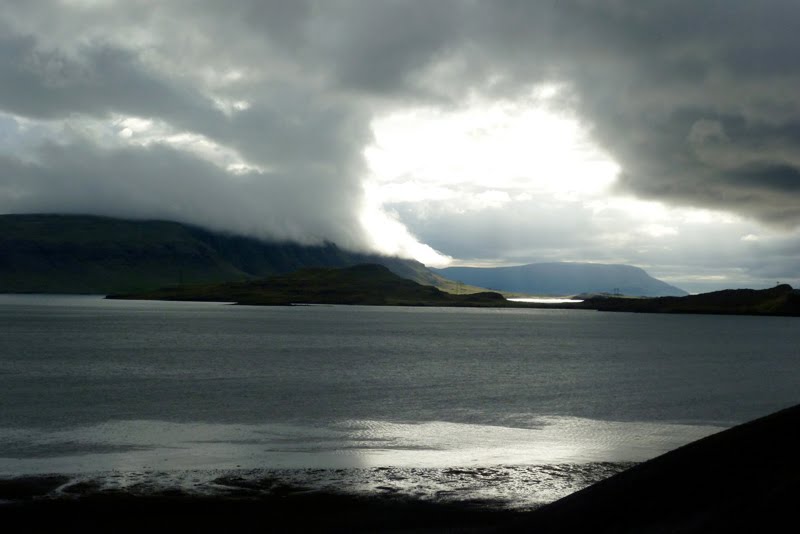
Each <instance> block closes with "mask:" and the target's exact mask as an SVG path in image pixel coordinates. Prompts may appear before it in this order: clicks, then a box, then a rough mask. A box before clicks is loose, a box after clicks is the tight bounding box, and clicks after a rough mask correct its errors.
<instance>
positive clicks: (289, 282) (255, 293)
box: [109, 264, 517, 306]
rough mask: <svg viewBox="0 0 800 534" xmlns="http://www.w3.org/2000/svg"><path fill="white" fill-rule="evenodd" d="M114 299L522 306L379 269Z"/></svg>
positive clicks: (308, 273) (305, 272) (318, 271)
mask: <svg viewBox="0 0 800 534" xmlns="http://www.w3.org/2000/svg"><path fill="white" fill-rule="evenodd" d="M109 298H124V299H148V300H190V301H218V302H236V303H238V304H253V305H289V304H366V305H373V306H517V305H516V303H512V302H509V301H507V300H506V299H505V298H504V297H503V296H502V295H500V294H499V293H493V292H485V293H475V294H470V295H453V294H450V293H446V292H444V291H441V290H439V289H437V288H435V287H433V286H427V285H422V284H418V283H417V282H414V281H412V280H408V279H405V278H401V277H399V276H397V275H396V274H394V273H392V272H391V271H390V270H389V269H388V268H387V267H385V266H382V265H376V264H364V265H356V266H353V267H345V268H342V269H325V268H313V269H301V270H299V271H297V272H295V273H291V274H288V275H281V276H275V277H272V278H268V279H264V280H255V281H248V282H234V283H224V284H209V285H198V286H182V287H171V288H164V289H160V290H157V291H149V292H145V293H132V294H124V295H110V296H109Z"/></svg>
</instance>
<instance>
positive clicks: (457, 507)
mask: <svg viewBox="0 0 800 534" xmlns="http://www.w3.org/2000/svg"><path fill="white" fill-rule="evenodd" d="M29 482H34V481H30V480H29ZM522 514H523V512H515V511H509V510H500V509H497V508H496V507H495V506H492V503H482V502H466V503H465V502H460V503H434V502H428V501H420V500H416V499H411V498H407V497H392V496H370V497H362V496H353V495H341V494H336V493H323V492H302V491H299V492H294V491H293V490H291V489H289V488H287V489H286V491H285V493H283V494H281V493H280V492H279V493H277V494H273V495H269V496H260V497H257V498H249V497H242V496H231V497H224V498H220V497H201V496H196V495H188V494H182V493H180V492H169V493H164V494H160V495H159V494H156V495H148V496H137V495H131V494H128V493H117V492H105V493H103V494H94V495H88V496H83V497H75V498H68V497H64V498H58V499H37V498H35V497H33V498H29V499H23V500H20V501H16V502H15V503H12V504H5V505H0V521H2V522H3V523H5V524H9V523H10V524H18V525H24V526H25V530H27V531H36V530H43V531H48V532H49V531H52V532H56V531H57V532H76V533H77V532H80V533H88V532H98V533H100V532H147V531H153V532H376V531H394V532H442V531H449V532H490V531H494V530H495V529H496V528H497V527H498V526H501V525H508V524H510V523H511V522H513V521H515V520H517V519H519V518H520V517H522Z"/></svg>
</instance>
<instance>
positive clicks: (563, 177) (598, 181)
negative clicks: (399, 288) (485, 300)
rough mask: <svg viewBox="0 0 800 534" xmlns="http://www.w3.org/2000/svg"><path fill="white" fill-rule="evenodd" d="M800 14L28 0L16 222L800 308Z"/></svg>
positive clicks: (13, 83)
mask: <svg viewBox="0 0 800 534" xmlns="http://www.w3.org/2000/svg"><path fill="white" fill-rule="evenodd" d="M797 20H800V3H799V2H796V1H795V0H789V1H781V0H762V1H758V2H754V1H751V0H747V1H741V0H725V1H711V0H707V1H697V0H692V1H682V0H671V1H652V2H640V1H638V0H609V1H607V2H593V1H588V0H564V1H562V0H559V1H545V0H542V1H526V0H496V1H492V2H484V1H478V0H437V1H435V2H433V1H428V0H402V1H401V0H395V1H393V0H308V1H305V0H286V1H256V0H240V1H237V2H222V1H216V0H173V1H164V2H161V1H155V0H26V1H23V0H19V1H15V0H8V1H6V2H3V5H2V7H1V8H0V213H89V214H100V215H111V216H119V217H128V218H141V219H151V218H158V219H170V220H177V221H181V222H187V223H192V224H198V225H201V226H205V227H208V228H211V229H215V230H220V231H226V232H232V233H238V234H246V235H251V236H256V237H261V238H265V239H278V240H293V241H298V242H301V243H308V244H313V243H321V242H325V241H331V242H335V243H337V244H339V245H340V246H343V247H346V248H349V249H353V250H370V251H378V252H382V253H386V254H396V255H401V256H404V257H413V258H416V259H418V260H420V261H422V262H424V263H426V264H427V265H430V266H446V265H475V266H493V265H517V264H524V263H533V262H542V261H586V262H599V263H627V264H633V265H637V266H639V267H642V268H644V269H646V270H647V271H648V272H649V273H650V274H652V275H654V276H656V277H658V278H661V279H663V280H665V281H668V282H670V283H673V284H675V285H678V286H679V287H682V288H684V289H687V290H689V291H709V290H714V289H720V288H723V287H768V286H772V285H774V284H775V283H777V282H788V283H792V284H794V285H796V286H797V285H800V150H799V148H800V91H798V87H800V61H798V59H797V58H798V57H800V32H797V31H796V21H797Z"/></svg>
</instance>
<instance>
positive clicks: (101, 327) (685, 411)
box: [0, 295, 800, 501]
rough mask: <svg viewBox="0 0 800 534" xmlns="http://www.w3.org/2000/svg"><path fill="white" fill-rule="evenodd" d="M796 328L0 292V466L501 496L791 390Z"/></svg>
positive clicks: (634, 456)
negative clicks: (263, 476) (253, 477)
mask: <svg viewBox="0 0 800 534" xmlns="http://www.w3.org/2000/svg"><path fill="white" fill-rule="evenodd" d="M797 326H798V323H797V319H793V318H780V317H765V318H759V317H725V316H679V315H640V314H627V313H601V312H593V311H564V310H499V309H454V308H390V307H387V308H381V307H358V306H352V307H348V306H297V307H248V306H231V305H224V304H209V303H167V302H136V301H107V300H103V299H101V298H100V297H75V296H69V297H68V296H14V295H3V296H0V407H1V409H0V475H4V476H10V475H20V474H33V473H48V472H61V473H96V472H114V473H116V474H117V475H115V476H116V479H117V480H118V479H119V477H120V476H121V475H119V474H120V473H124V474H125V475H124V476H123V477H122V478H125V477H128V478H131V477H132V479H137V477H142V476H144V475H143V473H153V472H159V473H161V477H162V479H163V480H169V481H171V482H169V483H175V480H177V479H181V480H184V479H185V478H186V477H187V476H189V475H187V474H186V473H197V472H200V471H202V470H220V469H222V470H237V469H238V470H265V469H266V470H272V471H273V472H278V471H280V472H281V473H282V476H283V477H284V478H286V479H287V480H292V481H294V482H295V483H298V484H302V483H306V484H307V483H309V481H310V480H311V479H314V478H315V477H316V479H320V480H322V479H325V480H327V482H325V483H327V484H332V485H335V486H337V487H343V486H347V485H348V484H350V486H353V487H355V486H358V487H360V488H362V489H364V488H366V489H367V490H369V488H374V487H379V488H382V489H384V490H386V489H387V487H391V488H394V490H396V491H401V490H402V488H403V484H405V487H412V486H413V487H414V488H416V490H417V493H420V492H421V493H424V492H426V491H430V492H433V493H436V492H439V493H441V492H442V491H445V492H447V491H451V490H453V489H454V488H455V489H459V490H463V491H465V492H466V494H468V495H469V496H471V497H476V496H477V497H486V496H487V495H496V494H497V491H498V488H500V487H502V488H505V489H504V490H503V492H504V493H503V492H501V493H502V498H504V499H506V500H514V499H522V500H524V499H525V498H524V496H521V494H524V493H525V492H527V491H529V490H530V487H531V486H530V484H527V485H525V484H522V483H521V482H520V481H521V480H528V481H530V480H531V479H532V478H535V479H537V480H539V481H541V480H544V479H547V480H550V482H552V481H553V480H556V479H558V480H561V479H563V478H565V477H566V478H567V479H569V480H568V481H567V482H566V486H564V487H561V488H560V489H558V488H556V489H555V490H554V492H555V493H552V492H551V493H552V494H551V495H550V497H553V496H557V495H558V494H559V491H560V492H561V493H564V492H567V491H569V490H570V488H572V489H575V487H578V486H580V485H581V484H585V483H587V482H588V481H591V480H593V479H594V478H602V476H607V474H609V473H610V472H612V471H613V470H614V469H613V468H612V467H609V465H610V464H606V463H603V462H613V463H614V465H618V464H620V463H624V462H635V461H642V460H645V459H648V458H650V457H653V456H656V455H658V454H660V453H662V452H665V451H667V450H669V449H672V448H675V447H677V446H680V445H682V444H684V443H687V442H689V441H692V440H694V439H698V438H700V437H702V436H704V435H707V434H709V433H711V432H714V431H716V430H719V429H721V428H724V427H727V426H730V425H733V424H735V423H739V422H743V421H746V420H749V419H752V418H755V417H758V416H761V415H765V414H767V413H769V412H772V411H775V410H777V409H780V408H783V407H786V406H789V405H792V404H795V403H797V401H798V398H797V385H798V383H800V329H798V328H797ZM558 466H572V467H570V468H569V469H566V470H564V469H561V468H559V467H558ZM581 466H584V467H581ZM586 466H590V467H586ZM591 466H594V467H591ZM456 467H459V468H463V469H467V470H468V471H463V470H462V471H455V472H458V473H461V474H462V475H463V474H464V473H467V472H469V473H472V475H471V476H470V477H467V478H469V480H468V481H467V482H464V481H462V482H463V483H462V482H459V481H458V480H457V479H458V478H459V477H455V476H454V475H453V474H452V473H453V472H454V471H453V469H454V468H456ZM342 469H344V471H342ZM553 469H556V471H555V472H554V471H552V470H553ZM559 469H561V471H559ZM470 470H471V471H470ZM167 473H172V474H171V475H167ZM175 473H183V474H182V475H176V474H175ZM320 473H327V474H325V475H321V474H320ZM342 473H349V474H348V475H343V474H342ZM476 473H477V474H476ZM554 473H555V474H554ZM479 475H480V476H479ZM193 476H194V475H193ZM459 476H461V475H459ZM170 477H172V478H170ZM175 477H177V479H176V478H175ZM348 477H349V478H348ZM476 477H477V478H476ZM548 477H549V478H548ZM570 477H571V478H570ZM107 478H108V477H107ZM190 478H191V477H190ZM462 478H463V477H462ZM344 479H347V480H349V482H348V481H345V480H344ZM477 479H480V481H482V482H481V483H477V482H476V480H477ZM137 480H138V479H137ZM400 481H405V482H400ZM504 481H505V482H504ZM184 482H185V480H184ZM318 482H319V480H318ZM181 483H183V482H181ZM320 483H322V482H320ZM459 484H460V485H459ZM503 484H505V485H503ZM570 484H572V486H570ZM323 485H324V484H323ZM551 486H552V484H551ZM573 486H574V487H573ZM391 488H390V489H391ZM426 488H427V489H426ZM443 488H444V489H443ZM509 488H510V489H509ZM551 489H552V487H551ZM492 491H494V492H495V493H494V494H492V493H491V492H492ZM470 492H471V493H470ZM481 492H482V493H481ZM509 492H510V493H509ZM515 492H516V493H515ZM538 499H539V500H541V499H546V497H542V496H541V495H540V496H539V497H538ZM528 500H529V501H531V500H534V501H535V500H536V499H532V498H531V497H528Z"/></svg>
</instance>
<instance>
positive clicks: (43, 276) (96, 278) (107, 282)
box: [0, 215, 442, 294]
mask: <svg viewBox="0 0 800 534" xmlns="http://www.w3.org/2000/svg"><path fill="white" fill-rule="evenodd" d="M361 263H377V264H382V265H385V266H387V267H388V268H389V269H391V270H392V271H393V272H394V273H396V274H398V275H399V276H402V277H404V278H408V279H412V280H415V281H417V282H421V283H426V284H432V285H436V284H440V283H441V282H442V279H441V278H440V277H438V276H436V275H434V274H433V273H431V272H430V271H428V270H427V269H426V268H425V266H424V265H422V264H421V263H419V262H416V261H413V260H404V259H400V258H392V257H385V256H379V255H373V254H358V253H353V252H349V251H346V250H342V249H341V248H339V247H337V246H336V245H334V244H324V245H319V246H304V245H299V244H296V243H277V242H266V241H261V240H258V239H253V238H248V237H241V236H234V235H228V234H221V233H216V232H211V231H209V230H205V229H202V228H199V227H196V226H189V225H185V224H180V223H175V222H168V221H129V220H120V219H112V218H107V217H94V216H82V215H0V292H5V293H8V292H16V293H101V294H105V293H113V292H125V291H143V290H149V289H156V288H159V287H163V286H175V285H181V284H198V283H213V282H226V281H235V280H252V279H256V278H263V277H266V276H272V275H277V274H283V273H288V272H292V271H296V270H297V269H301V268H304V267H346V266H349V265H356V264H361Z"/></svg>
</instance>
